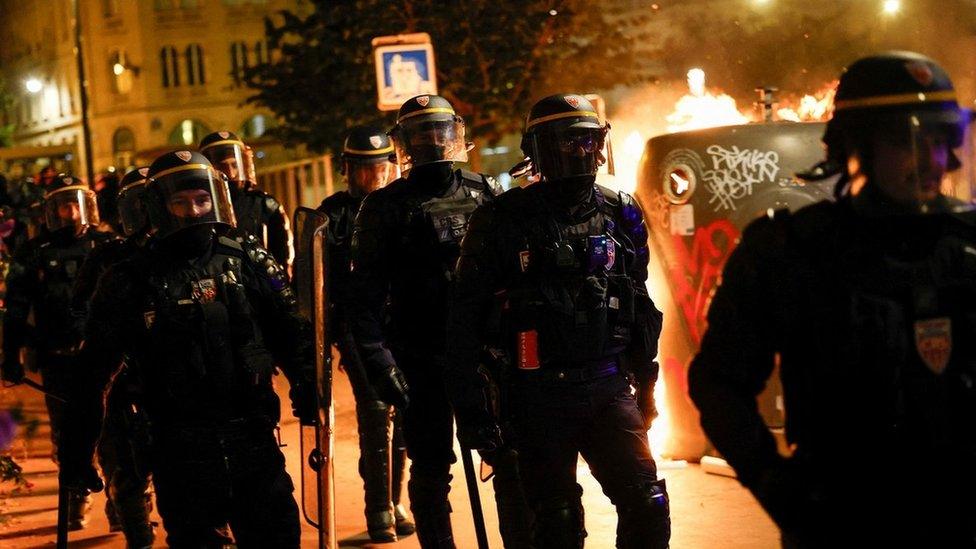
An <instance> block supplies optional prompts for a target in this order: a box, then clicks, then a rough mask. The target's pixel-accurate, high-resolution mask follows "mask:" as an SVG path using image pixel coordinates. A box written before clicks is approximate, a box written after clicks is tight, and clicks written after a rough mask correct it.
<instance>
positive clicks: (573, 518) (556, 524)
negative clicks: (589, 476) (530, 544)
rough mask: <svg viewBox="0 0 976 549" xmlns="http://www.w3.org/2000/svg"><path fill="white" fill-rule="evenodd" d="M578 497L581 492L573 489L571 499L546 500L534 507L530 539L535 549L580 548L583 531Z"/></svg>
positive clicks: (581, 508)
mask: <svg viewBox="0 0 976 549" xmlns="http://www.w3.org/2000/svg"><path fill="white" fill-rule="evenodd" d="M582 495H583V489H582V488H580V487H579V485H577V486H576V493H575V495H569V496H556V497H552V498H546V499H543V500H541V501H538V502H537V503H536V504H535V506H534V511H535V525H534V528H533V536H532V537H533V540H534V543H535V547H536V548H537V549H547V548H552V549H557V548H559V549H563V548H582V547H583V540H584V539H585V538H586V529H585V528H584V519H583V502H582V499H581V496H582Z"/></svg>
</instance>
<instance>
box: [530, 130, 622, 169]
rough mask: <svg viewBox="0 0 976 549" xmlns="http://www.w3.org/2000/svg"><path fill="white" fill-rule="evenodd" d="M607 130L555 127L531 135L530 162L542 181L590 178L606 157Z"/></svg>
mask: <svg viewBox="0 0 976 549" xmlns="http://www.w3.org/2000/svg"><path fill="white" fill-rule="evenodd" d="M606 137H607V129H606V128H605V127H604V128H579V127H577V128H572V127H569V128H557V129H554V130H551V131H547V132H543V133H539V134H537V135H536V136H535V138H534V139H535V146H534V147H533V149H534V151H533V153H534V154H533V156H534V158H532V163H533V166H534V167H535V169H536V170H537V172H539V173H540V174H541V176H542V178H543V179H546V180H550V181H551V180H556V179H564V178H567V177H575V176H583V175H594V174H596V172H597V169H599V167H600V166H601V165H603V163H604V162H606V158H605V157H604V155H603V152H602V151H603V148H604V144H605V142H606Z"/></svg>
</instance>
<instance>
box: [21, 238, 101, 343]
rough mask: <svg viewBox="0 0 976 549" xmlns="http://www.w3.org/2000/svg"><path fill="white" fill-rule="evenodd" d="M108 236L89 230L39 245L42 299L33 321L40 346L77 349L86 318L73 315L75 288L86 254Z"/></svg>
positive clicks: (38, 266)
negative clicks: (77, 235) (75, 235)
mask: <svg viewBox="0 0 976 549" xmlns="http://www.w3.org/2000/svg"><path fill="white" fill-rule="evenodd" d="M108 238H111V236H110V235H107V234H104V233H96V232H95V231H92V230H89V231H87V232H86V233H85V234H84V235H82V236H81V237H79V238H72V239H70V240H53V239H49V240H47V241H45V242H43V243H41V244H40V245H39V246H38V247H37V250H36V261H37V269H38V281H39V283H40V285H41V292H40V296H41V299H40V300H39V301H38V302H37V303H35V304H34V322H35V323H36V327H37V333H38V334H39V335H40V338H39V342H38V347H39V348H41V349H45V350H47V351H49V352H56V353H71V354H73V353H74V352H76V351H77V347H78V344H79V343H80V342H81V340H82V338H83V331H84V326H83V323H84V318H83V317H78V316H76V315H73V314H72V311H71V305H72V303H71V300H72V291H73V289H74V286H75V281H76V279H77V277H78V273H79V270H80V269H81V265H82V263H84V261H85V257H86V256H87V255H88V253H89V252H90V251H91V250H92V249H93V248H94V247H95V246H96V245H97V244H98V243H99V242H102V241H105V240H107V239H108Z"/></svg>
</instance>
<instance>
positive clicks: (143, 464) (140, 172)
mask: <svg viewBox="0 0 976 549" xmlns="http://www.w3.org/2000/svg"><path fill="white" fill-rule="evenodd" d="M148 172H149V167H148V166H145V167H141V168H136V169H134V170H132V171H130V172H129V173H127V174H125V176H123V177H122V179H121V181H120V182H119V187H120V189H119V191H118V199H117V201H116V204H117V206H118V217H119V226H120V228H121V230H122V233H123V235H124V236H125V238H124V239H113V240H108V241H106V242H102V243H101V244H99V245H98V246H96V247H95V248H94V249H93V250H92V251H91V253H89V254H88V257H86V258H85V262H84V263H82V265H81V269H80V270H79V273H78V278H77V280H76V281H75V286H74V295H73V297H72V303H73V305H72V307H73V308H74V310H75V311H76V313H77V314H79V315H87V308H88V301H89V300H90V299H91V296H92V294H93V293H94V292H95V285H96V283H97V282H98V279H99V278H100V277H101V275H102V274H104V273H105V271H107V270H108V269H109V267H111V266H112V265H115V264H117V263H120V262H122V261H124V260H125V259H127V258H129V257H131V256H132V255H133V254H135V253H136V252H137V251H138V250H139V249H141V247H142V246H143V244H145V242H146V239H147V238H148V237H149V220H148V218H147V217H146V211H145V209H144V208H143V206H142V195H143V193H144V192H145V190H146V177H147V175H148ZM128 360H129V361H131V360H132V359H131V358H130V359H128ZM142 391H143V389H142V387H140V386H139V383H138V378H137V377H136V376H135V375H133V373H132V371H131V369H130V367H129V366H127V365H125V364H123V366H122V367H121V369H119V371H118V373H117V374H116V375H115V377H114V378H113V380H112V386H111V389H109V392H108V395H107V396H106V397H105V404H106V412H105V419H104V422H103V424H102V434H101V436H100V437H99V440H98V460H99V466H100V467H101V470H102V475H103V476H104V478H105V484H106V496H107V497H106V504H105V513H106V515H108V518H109V528H110V529H111V530H112V531H113V532H114V531H121V532H123V533H124V534H125V538H126V542H127V544H128V546H129V547H151V546H152V544H153V540H154V538H155V535H154V533H153V525H152V523H151V521H150V518H149V515H150V513H151V512H152V493H151V488H150V472H149V463H148V462H149V458H148V455H147V454H148V452H149V432H148V428H149V423H148V418H147V417H146V415H145V410H144V407H143V404H142V399H141V393H142Z"/></svg>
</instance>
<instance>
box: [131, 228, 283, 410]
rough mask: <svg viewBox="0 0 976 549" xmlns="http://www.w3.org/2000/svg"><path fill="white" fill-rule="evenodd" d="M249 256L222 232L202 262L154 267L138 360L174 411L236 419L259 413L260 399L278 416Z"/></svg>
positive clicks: (270, 366) (143, 373)
mask: <svg viewBox="0 0 976 549" xmlns="http://www.w3.org/2000/svg"><path fill="white" fill-rule="evenodd" d="M248 261H251V258H250V257H249V256H248V254H246V253H245V252H244V250H243V248H242V247H241V245H240V244H239V243H238V242H236V241H234V240H232V239H230V238H227V237H220V238H219V239H218V242H217V243H216V245H215V247H214V250H213V252H212V255H211V256H210V257H209V259H207V260H206V261H205V262H203V263H202V264H196V263H195V264H193V265H191V264H189V263H183V266H182V267H177V268H175V269H174V268H173V267H172V266H170V267H168V268H161V269H160V270H159V271H150V272H153V275H152V276H150V277H149V279H148V291H147V292H146V294H145V302H144V303H143V306H142V315H143V322H144V330H143V332H142V333H143V334H144V337H145V338H146V345H140V346H138V348H140V349H145V351H144V352H143V353H141V356H138V357H136V358H137V360H136V363H137V365H138V367H139V369H140V370H141V376H142V377H143V378H144V379H145V382H146V383H147V386H156V387H159V388H161V389H162V390H163V391H164V395H157V396H162V397H163V398H164V399H165V400H166V401H167V402H168V405H169V406H170V407H176V408H178V409H177V410H169V411H168V412H167V413H168V414H172V416H171V417H175V418H178V419H184V420H192V419H193V418H194V417H195V416H197V415H199V417H200V418H201V419H202V420H204V421H206V420H207V419H213V420H227V419H233V418H236V417H241V416H243V415H247V414H253V410H254V402H255V399H257V400H260V401H267V404H268V407H267V408H263V409H264V410H265V411H266V412H267V414H268V415H270V416H273V417H275V418H276V417H277V413H278V411H277V409H276V407H277V399H276V398H274V395H273V392H272V391H271V375H272V373H273V369H274V363H273V359H272V356H271V353H270V351H269V350H268V349H267V348H266V347H265V345H264V340H263V337H262V333H261V330H260V329H259V327H258V324H257V318H256V315H255V311H254V310H253V308H252V307H251V305H250V303H249V301H248V298H247V291H248V288H246V286H245V285H246V284H247V283H248V281H247V279H246V276H247V275H246V274H245V272H244V265H243V264H244V262H248ZM259 409H260V408H259Z"/></svg>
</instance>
